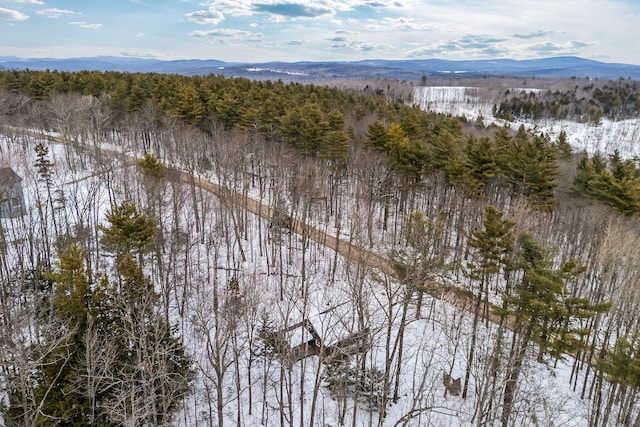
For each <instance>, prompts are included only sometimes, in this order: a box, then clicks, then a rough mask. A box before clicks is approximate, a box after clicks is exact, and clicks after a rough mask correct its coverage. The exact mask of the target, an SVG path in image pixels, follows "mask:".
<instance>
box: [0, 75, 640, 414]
mask: <svg viewBox="0 0 640 427" xmlns="http://www.w3.org/2000/svg"><path fill="white" fill-rule="evenodd" d="M0 87H2V90H0V114H1V117H2V121H1V122H0V123H1V124H2V128H1V130H2V134H3V135H4V137H3V139H2V142H1V144H0V160H1V162H2V163H1V164H0V165H1V166H9V167H12V168H13V169H14V170H16V171H17V173H18V174H19V175H20V176H21V178H22V187H23V192H24V201H25V208H24V209H25V211H24V212H23V215H18V216H16V217H7V218H4V217H3V218H0V225H1V228H0V230H1V235H0V237H1V245H0V252H1V254H2V255H1V256H2V263H1V265H0V286H1V288H0V296H1V300H0V303H1V310H2V311H1V312H0V317H1V320H2V322H3V326H4V330H3V331H2V332H1V334H0V359H1V360H2V381H1V383H2V387H3V390H4V394H3V395H2V399H3V419H4V422H5V424H7V425H29V426H35V425H54V424H55V425H121V424H131V425H145V424H147V425H163V424H171V423H176V424H183V425H200V424H202V425H218V426H222V425H227V424H228V425H231V424H236V425H247V426H248V425H256V424H258V423H261V424H263V425H283V426H284V425H306V426H311V425H326V424H329V425H344V424H350V425H364V424H367V425H373V424H376V425H429V423H434V424H437V423H453V424H457V423H460V424H463V425H503V426H510V425H534V424H542V425H551V422H554V423H557V422H566V423H567V425H572V424H571V423H573V425H594V426H596V425H597V426H600V425H622V424H629V425H631V424H633V423H638V422H640V413H639V412H638V409H637V405H636V400H637V395H638V391H639V388H640V384H639V383H638V381H637V378H638V377H640V376H639V375H638V373H639V372H640V358H639V356H638V354H639V353H640V341H638V339H637V337H638V336H639V334H638V332H639V331H640V329H639V324H638V319H639V318H640V316H638V314H639V313H638V307H640V304H639V302H640V301H638V299H639V298H640V293H639V292H638V289H640V288H639V283H640V282H639V280H640V274H639V271H638V268H637V266H638V265H640V263H639V262H638V261H640V260H639V259H638V253H637V251H636V250H635V248H636V247H637V244H638V242H639V238H640V236H639V235H638V233H639V230H640V228H639V227H638V219H637V216H636V214H637V212H638V210H637V206H640V204H638V202H637V200H636V198H637V197H640V196H639V195H638V194H636V193H638V192H634V189H635V188H636V187H634V186H635V185H636V183H637V182H638V181H637V180H638V179H640V177H639V174H638V172H637V169H636V165H635V163H634V162H633V160H630V159H619V158H615V157H612V158H610V159H605V158H603V157H598V156H592V157H590V158H589V157H586V156H585V155H584V154H582V153H573V152H572V150H571V149H570V147H568V145H567V144H566V140H564V139H563V137H560V138H558V139H556V140H552V139H551V138H549V137H548V136H547V135H542V134H536V133H535V132H529V131H526V130H525V129H524V128H519V129H508V128H484V127H483V126H482V127H481V126H477V125H472V124H468V123H465V122H464V121H460V120H459V119H455V118H451V117H445V116H439V115H434V114H430V113H427V112H424V111H421V110H419V109H417V108H415V107H412V106H409V105H407V104H406V101H409V100H408V99H406V98H405V97H404V96H403V95H402V93H403V92H402V91H400V90H396V88H395V87H394V86H393V84H392V83H389V84H388V85H387V86H386V87H385V86H384V85H380V84H379V82H378V84H377V85H375V86H373V85H372V86H364V87H362V88H361V89H351V90H338V89H334V88H328V87H321V86H314V85H300V84H283V83H281V82H254V81H250V80H245V79H226V78H222V77H218V76H206V77H184V76H177V75H161V74H120V73H90V72H82V73H57V72H32V71H24V72H15V71H2V72H0ZM0 184H1V183H0ZM607 185H610V187H607ZM616 186H617V187H616ZM609 188H611V189H612V190H609ZM617 188H621V189H620V190H619V191H617V190H616V191H614V190H613V189H617ZM582 193H584V194H585V195H586V196H587V197H585V196H583V195H582ZM600 201H604V203H601V202H600ZM562 360H564V361H562ZM543 366H547V367H548V369H542V368H541V367H543ZM551 373H552V374H551ZM443 374H444V375H443ZM553 375H557V377H558V379H557V380H554V381H556V382H557V384H561V385H554V386H553V387H558V388H559V389H562V392H560V391H557V390H558V389H556V388H552V387H551V386H548V387H546V388H545V387H544V386H540V384H541V383H540V381H542V380H541V379H542V378H548V381H552V380H551V377H552V376H553ZM443 377H444V379H445V380H444V381H443ZM456 379H459V380H460V382H457V383H456V382H455V381H454V380H456ZM545 381H546V380H545ZM554 384H556V383H554ZM563 399H572V400H571V402H572V404H567V402H566V401H565V400H563Z"/></svg>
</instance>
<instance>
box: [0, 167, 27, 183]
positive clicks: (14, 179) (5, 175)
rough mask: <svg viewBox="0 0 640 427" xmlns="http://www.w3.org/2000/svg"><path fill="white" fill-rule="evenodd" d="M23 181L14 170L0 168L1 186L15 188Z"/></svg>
mask: <svg viewBox="0 0 640 427" xmlns="http://www.w3.org/2000/svg"><path fill="white" fill-rule="evenodd" d="M21 181H22V178H20V175H18V174H17V173H16V172H15V171H14V170H13V169H11V168H0V185H3V186H13V185H15V184H17V183H19V182H21Z"/></svg>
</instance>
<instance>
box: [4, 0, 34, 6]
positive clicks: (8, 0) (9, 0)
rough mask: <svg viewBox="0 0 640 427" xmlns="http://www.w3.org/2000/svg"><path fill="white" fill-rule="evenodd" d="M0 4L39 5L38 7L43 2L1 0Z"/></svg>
mask: <svg viewBox="0 0 640 427" xmlns="http://www.w3.org/2000/svg"><path fill="white" fill-rule="evenodd" d="M2 3H21V4H39V5H43V4H44V2H42V1H40V0H3V1H2Z"/></svg>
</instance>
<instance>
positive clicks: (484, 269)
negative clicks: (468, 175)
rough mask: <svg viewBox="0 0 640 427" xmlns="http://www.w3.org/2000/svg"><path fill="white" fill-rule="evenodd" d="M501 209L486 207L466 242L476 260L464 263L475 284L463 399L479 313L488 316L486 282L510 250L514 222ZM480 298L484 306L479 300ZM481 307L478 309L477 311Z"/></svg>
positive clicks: (506, 264)
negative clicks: (477, 225) (505, 216)
mask: <svg viewBox="0 0 640 427" xmlns="http://www.w3.org/2000/svg"><path fill="white" fill-rule="evenodd" d="M503 215H504V214H503V212H502V211H500V210H499V209H497V208H496V207H494V206H487V208H485V210H484V220H483V222H482V223H483V227H484V229H475V230H473V231H472V232H471V233H470V234H469V236H468V243H469V246H470V247H471V248H473V249H474V251H475V252H476V256H475V259H476V260H477V261H476V262H470V263H469V264H467V268H468V270H467V271H468V273H467V274H468V276H469V278H470V279H471V280H474V281H477V282H478V285H479V289H478V293H477V295H476V298H475V300H476V304H475V310H474V317H473V329H472V333H471V345H470V346H469V355H468V357H467V369H466V373H465V381H464V389H463V391H462V397H463V398H466V396H467V392H468V389H469V380H470V377H471V367H472V365H473V360H474V356H475V344H476V339H477V328H478V321H479V318H480V315H481V311H482V315H483V316H484V317H485V318H486V319H488V315H489V313H488V310H489V282H490V280H491V279H492V278H493V277H495V276H496V275H497V274H498V273H500V271H501V270H507V269H508V268H509V264H510V263H509V255H510V253H511V252H512V251H513V244H514V241H515V236H514V233H513V227H514V226H515V223H514V222H513V221H510V220H508V219H505V218H503ZM483 299H484V305H483V303H482V301H483ZM481 308H482V310H481Z"/></svg>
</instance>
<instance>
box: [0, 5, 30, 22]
mask: <svg viewBox="0 0 640 427" xmlns="http://www.w3.org/2000/svg"><path fill="white" fill-rule="evenodd" d="M27 19H29V15H25V14H24V13H22V12H20V11H17V10H13V9H5V8H4V7H0V21H25V20H27Z"/></svg>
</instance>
